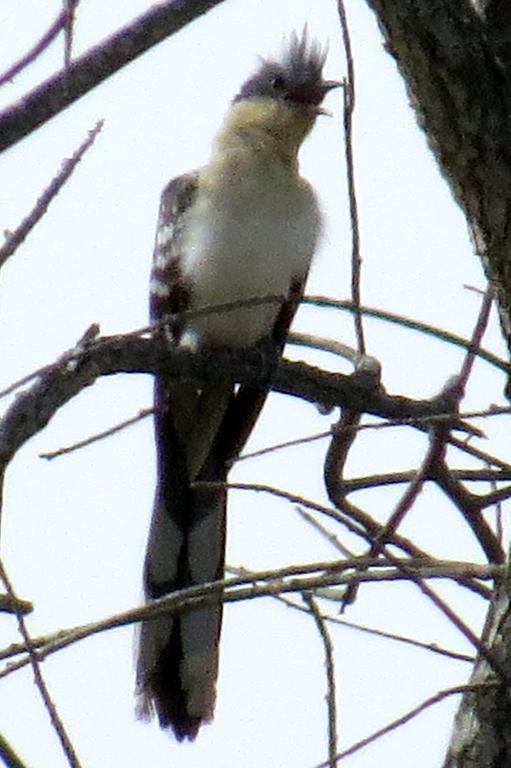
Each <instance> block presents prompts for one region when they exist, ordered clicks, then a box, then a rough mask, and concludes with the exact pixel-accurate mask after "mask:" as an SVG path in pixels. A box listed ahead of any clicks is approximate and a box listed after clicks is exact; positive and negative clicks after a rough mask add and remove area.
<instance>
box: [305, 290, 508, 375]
mask: <svg viewBox="0 0 511 768" xmlns="http://www.w3.org/2000/svg"><path fill="white" fill-rule="evenodd" d="M302 301H303V302H304V304H310V305H312V306H314V307H324V308H325V309H336V310H339V311H341V312H355V311H360V313H361V314H362V315H364V316H366V317H374V318H376V319H377V320H383V321H384V322H387V323H392V324H394V325H399V326H400V327H402V328H410V329H412V330H414V331H419V332H420V333H423V334H425V335H426V336H432V337H433V338H435V339H437V341H446V342H447V343H448V344H452V345H453V346H455V347H461V348H462V349H470V346H471V341H470V340H468V339H465V338H463V336H459V335H458V334H456V333H451V332H450V331H446V330H444V329H443V328H437V327H436V326H434V325H430V324H429V323H423V322H421V321H420V320H415V319H413V318H410V317H406V316H404V315H399V314H398V313H397V312H389V311H387V310H384V309H377V308H376V307H367V306H365V305H361V306H360V307H358V308H356V307H355V306H354V304H353V302H352V301H348V300H346V299H332V298H331V297H329V296H316V295H314V296H304V298H303V299H302ZM476 354H477V357H479V358H481V359H482V360H485V361H486V362H487V363H490V365H492V366H494V367H495V368H497V369H498V370H500V371H503V372H504V373H509V371H510V370H511V369H510V365H509V363H508V362H507V360H502V359H501V358H500V357H498V356H497V355H494V354H493V353H492V352H489V351H488V350H487V349H479V350H478V351H477V353H476Z"/></svg>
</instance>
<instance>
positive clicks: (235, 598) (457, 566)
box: [0, 559, 500, 678]
mask: <svg viewBox="0 0 511 768" xmlns="http://www.w3.org/2000/svg"><path fill="white" fill-rule="evenodd" d="M411 562H412V563H413V561H411ZM376 563H377V564H378V567H379V571H378V572H375V573H370V574H369V573H368V574H362V576H361V577H360V576H359V575H358V574H357V578H361V580H367V581H369V580H375V581H381V580H382V579H384V580H386V581H394V580H396V579H397V580H403V579H409V578H410V576H409V575H404V574H403V572H402V571H401V570H400V569H399V568H397V567H393V570H388V571H385V561H382V560H381V559H380V560H377V561H375V564H376ZM359 564H360V561H359V560H358V559H355V560H354V561H353V562H351V563H347V562H344V561H327V562H325V563H312V564H307V565H301V566H300V565H295V566H288V567H286V568H280V569H276V570H269V571H262V572H255V573H253V574H251V576H250V577H243V576H242V577H235V578H229V579H222V580H219V581H215V582H210V583H208V584H201V585H198V586H195V587H188V588H187V589H183V590H180V591H179V592H173V593H171V594H169V595H167V596H165V597H163V598H160V599H158V600H154V601H153V602H151V603H150V604H148V605H145V606H143V607H141V608H133V609H131V610H128V611H124V612H122V613H119V614H116V615H114V616H109V617H107V618H106V619H101V620H99V621H95V622H92V623H89V624H84V625H81V626H78V627H71V628H68V629H65V630H60V631H58V632H56V633H54V634H52V635H49V636H48V635H47V636H44V637H38V638H37V637H36V638H32V639H31V648H32V652H33V654H34V655H35V656H36V658H37V659H38V660H42V659H44V658H46V657H47V656H48V655H50V654H53V653H56V652H57V651H59V650H61V649H62V648H66V647H68V646H69V645H72V644H74V643H76V642H79V641H81V640H83V639H85V638H87V637H91V636H92V635H95V634H98V633H100V632H104V631H107V630H111V629H114V628H117V627H123V626H126V625H128V624H134V623H138V622H140V621H143V620H146V619H151V618H155V617H156V616H161V615H164V614H171V613H177V612H180V611H183V610H187V609H189V608H200V607H203V606H206V605H209V604H211V603H213V602H214V603H215V604H216V602H217V601H218V595H219V594H221V595H222V600H223V602H225V603H230V602H239V601H245V600H253V599H254V598H260V597H261V598H262V597H274V596H275V595H282V594H286V593H291V592H295V593H296V592H299V593H303V592H305V591H309V592H310V591H315V590H318V589H322V588H324V587H327V586H330V585H334V584H339V583H341V582H343V583H345V584H349V581H350V579H351V578H352V576H351V575H350V574H349V573H346V574H343V571H346V570H348V571H350V570H354V569H355V568H356V567H357V566H358V565H359ZM413 567H415V568H416V569H418V570H419V571H420V572H421V573H422V575H423V576H425V577H426V578H449V579H452V578H458V577H459V576H461V574H465V575H471V576H476V577H477V578H479V579H494V578H495V577H496V575H497V574H498V573H499V572H500V571H499V567H498V566H492V565H486V566H478V565H474V564H473V563H453V562H448V563H441V562H436V563H432V564H430V563H426V564H425V565H423V566H421V565H420V563H415V565H414V566H413ZM25 651H26V648H25V647H24V646H9V648H6V649H4V650H2V651H1V652H0V658H2V659H9V658H12V657H13V656H17V655H18V654H20V653H23V652H25ZM27 663H30V660H29V659H22V660H21V661H16V662H10V663H9V665H8V666H7V667H6V668H5V669H4V670H2V671H1V672H0V678H3V677H7V676H8V675H11V674H12V673H13V672H15V671H16V670H18V669H20V668H21V667H24V666H26V664H27Z"/></svg>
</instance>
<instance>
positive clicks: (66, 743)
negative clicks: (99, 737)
mask: <svg viewBox="0 0 511 768" xmlns="http://www.w3.org/2000/svg"><path fill="white" fill-rule="evenodd" d="M0 579H1V581H2V582H3V584H4V587H5V589H6V591H7V592H8V593H9V594H10V595H11V596H12V599H13V601H16V600H17V597H16V593H15V592H14V588H13V586H12V584H11V581H10V579H9V577H8V575H7V572H6V570H5V568H4V564H3V562H2V561H1V560H0ZM16 618H17V621H18V629H19V633H20V635H21V636H22V638H23V642H24V644H25V648H26V651H27V654H28V658H29V660H30V665H31V667H32V671H33V673H34V681H35V684H36V686H37V689H38V690H39V693H40V695H41V698H42V700H43V702H44V706H45V707H46V711H47V712H48V715H49V717H50V721H51V723H52V725H53V728H54V730H55V733H56V734H57V736H58V739H59V741H60V744H61V746H62V749H63V751H64V754H65V755H66V758H67V761H68V763H69V765H70V766H71V768H80V761H79V760H78V757H77V755H76V752H75V749H74V747H73V744H72V743H71V740H70V739H69V736H68V735H67V733H66V729H65V727H64V723H63V722H62V720H61V719H60V717H59V714H58V712H57V708H56V707H55V704H54V702H53V701H52V698H51V696H50V692H49V690H48V688H47V685H46V682H45V680H44V677H43V674H42V672H41V667H40V664H39V659H38V657H37V654H36V652H35V651H34V647H33V644H32V639H31V637H30V634H29V632H28V629H27V625H26V623H25V619H24V617H23V615H22V614H21V613H18V614H16Z"/></svg>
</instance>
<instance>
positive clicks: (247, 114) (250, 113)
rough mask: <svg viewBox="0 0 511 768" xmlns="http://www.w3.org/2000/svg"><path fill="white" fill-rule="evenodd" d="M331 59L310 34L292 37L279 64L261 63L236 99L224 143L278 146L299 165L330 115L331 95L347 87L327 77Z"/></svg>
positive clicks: (304, 32)
mask: <svg viewBox="0 0 511 768" xmlns="http://www.w3.org/2000/svg"><path fill="white" fill-rule="evenodd" d="M325 58H326V52H325V50H324V49H323V48H322V47H321V46H320V45H319V44H318V43H317V42H315V41H310V40H309V37H308V34H307V30H306V29H305V30H304V31H303V32H302V33H301V34H300V35H299V34H297V33H294V34H292V35H291V36H290V38H289V39H288V40H287V42H286V46H285V49H284V51H283V53H282V55H281V57H280V58H279V59H261V63H260V66H259V69H258V70H257V71H256V72H255V73H254V74H253V75H252V77H250V78H249V79H248V80H247V81H246V82H245V83H244V85H243V86H242V87H241V89H240V91H239V93H238V94H237V96H236V97H235V98H234V100H233V104H232V107H231V110H230V112H229V115H228V116H227V120H226V122H225V124H224V127H223V130H222V131H221V133H220V135H219V137H218V138H219V141H220V144H223V145H225V144H228V143H230V141H231V139H232V138H234V137H236V136H242V137H245V139H247V138H248V139H249V140H250V139H251V140H252V141H253V143H254V144H256V145H257V144H258V145H259V147H263V146H264V145H265V143H266V144H268V146H269V145H270V144H271V143H272V142H273V143H274V145H276V146H277V147H278V151H279V153H280V154H281V156H283V157H284V158H286V157H287V158H289V160H291V161H294V159H295V158H296V154H297V152H298V149H299V147H300V145H301V143H302V141H303V140H304V138H305V137H306V136H307V134H308V133H309V131H310V130H311V128H312V126H313V125H314V122H315V120H316V117H317V116H318V115H319V114H321V113H323V112H324V110H322V108H321V103H322V101H323V99H324V97H325V95H326V94H327V93H328V92H329V91H330V90H331V89H332V88H336V87H337V86H339V85H341V83H339V82H337V81H332V80H325V79H324V78H323V66H324V63H325Z"/></svg>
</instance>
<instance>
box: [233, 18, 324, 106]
mask: <svg viewBox="0 0 511 768" xmlns="http://www.w3.org/2000/svg"><path fill="white" fill-rule="evenodd" d="M325 58H326V51H324V50H323V49H322V47H321V46H320V44H319V43H318V42H317V41H314V40H313V41H309V38H308V34H307V29H304V31H303V32H302V34H301V35H298V34H297V33H296V32H294V33H293V34H292V35H291V36H290V38H289V41H288V43H287V46H286V50H285V51H284V54H283V56H282V58H281V59H280V60H274V59H261V66H260V68H259V69H258V71H257V72H256V73H255V74H254V75H253V76H252V77H251V78H250V79H249V80H247V82H246V83H244V85H243V86H242V87H241V90H240V92H239V93H238V95H237V96H236V98H235V99H234V102H237V101H242V100H244V99H256V98H264V97H269V98H274V99H280V100H282V101H290V102H294V103H297V104H306V105H313V106H317V105H318V104H320V103H321V101H322V100H323V97H324V95H325V93H326V92H327V91H328V90H330V88H333V87H334V84H333V83H331V82H328V81H325V80H323V65H324V63H325Z"/></svg>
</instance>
